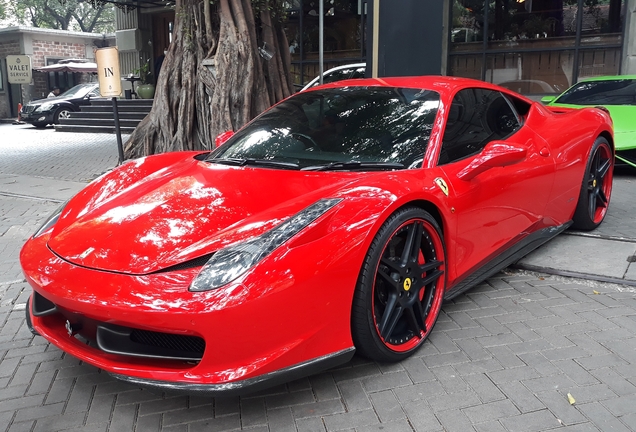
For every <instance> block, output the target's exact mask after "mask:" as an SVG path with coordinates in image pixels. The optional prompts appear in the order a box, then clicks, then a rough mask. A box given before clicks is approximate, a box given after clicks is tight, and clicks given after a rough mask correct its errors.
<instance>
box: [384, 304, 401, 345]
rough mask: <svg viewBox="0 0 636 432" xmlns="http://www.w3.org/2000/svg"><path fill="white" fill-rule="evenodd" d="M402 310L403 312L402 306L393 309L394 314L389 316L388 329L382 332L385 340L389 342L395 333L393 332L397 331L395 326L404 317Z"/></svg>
mask: <svg viewBox="0 0 636 432" xmlns="http://www.w3.org/2000/svg"><path fill="white" fill-rule="evenodd" d="M402 310H403V309H402V306H397V307H395V308H394V309H393V312H392V313H391V314H390V315H389V317H388V320H387V324H386V327H385V328H384V329H383V330H380V335H381V336H382V338H383V339H384V340H387V339H388V338H389V337H390V336H391V333H393V330H394V329H395V325H396V324H397V322H398V320H399V319H400V317H401V316H402ZM385 313H386V312H385Z"/></svg>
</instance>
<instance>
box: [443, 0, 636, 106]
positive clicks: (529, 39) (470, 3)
mask: <svg viewBox="0 0 636 432" xmlns="http://www.w3.org/2000/svg"><path fill="white" fill-rule="evenodd" d="M451 3H452V7H451V13H450V23H449V24H450V29H451V30H450V32H449V33H450V34H449V62H448V65H449V68H448V73H449V74H451V75H455V76H462V77H467V78H477V79H481V80H484V81H488V82H492V83H495V84H501V85H503V86H504V87H506V88H509V89H512V90H516V91H521V93H524V94H537V95H539V94H558V93H561V92H562V91H564V90H565V89H567V88H568V87H570V86H571V85H572V84H574V83H576V82H577V81H578V80H579V79H580V78H584V77H592V76H605V75H616V74H618V73H619V69H620V62H621V56H622V49H623V27H624V24H623V23H624V22H625V15H626V5H627V2H626V0H488V1H486V0H452V2H451Z"/></svg>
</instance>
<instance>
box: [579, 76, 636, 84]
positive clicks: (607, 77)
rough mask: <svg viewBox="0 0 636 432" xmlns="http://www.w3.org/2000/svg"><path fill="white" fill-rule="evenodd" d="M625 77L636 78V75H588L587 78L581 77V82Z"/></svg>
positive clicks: (622, 78)
mask: <svg viewBox="0 0 636 432" xmlns="http://www.w3.org/2000/svg"><path fill="white" fill-rule="evenodd" d="M624 79H633V80H636V75H607V76H595V77H587V78H582V79H580V80H579V83H582V82H590V81H619V80H624ZM577 84H578V83H577Z"/></svg>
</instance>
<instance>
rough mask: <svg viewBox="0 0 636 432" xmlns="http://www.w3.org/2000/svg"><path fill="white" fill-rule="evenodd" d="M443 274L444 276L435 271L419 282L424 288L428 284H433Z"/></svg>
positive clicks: (440, 272)
mask: <svg viewBox="0 0 636 432" xmlns="http://www.w3.org/2000/svg"><path fill="white" fill-rule="evenodd" d="M443 274H444V272H443V271H441V270H435V271H434V272H432V273H431V274H430V275H427V276H426V277H425V278H424V279H422V281H421V284H422V286H426V285H428V284H430V283H431V282H435V281H436V280H437V279H439V278H440V276H441V275H443Z"/></svg>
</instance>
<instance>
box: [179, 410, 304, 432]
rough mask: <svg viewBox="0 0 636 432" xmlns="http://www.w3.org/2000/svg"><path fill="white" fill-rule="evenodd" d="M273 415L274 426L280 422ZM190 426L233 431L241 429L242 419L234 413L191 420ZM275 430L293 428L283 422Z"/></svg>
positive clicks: (199, 428) (192, 428)
mask: <svg viewBox="0 0 636 432" xmlns="http://www.w3.org/2000/svg"><path fill="white" fill-rule="evenodd" d="M273 416H274V419H272V424H273V425H274V426H278V424H277V423H276V417H275V414H274V415H273ZM188 426H189V429H190V430H193V431H204V430H209V431H233V430H239V428H240V419H239V416H238V414H233V415H229V416H224V417H219V418H214V419H205V420H199V421H193V422H190V423H189V425H188ZM295 429H296V428H295V427H294V429H293V430H294V431H295ZM275 430H280V431H281V432H284V431H287V430H292V429H286V428H284V427H282V424H281V428H280V429H275Z"/></svg>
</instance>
